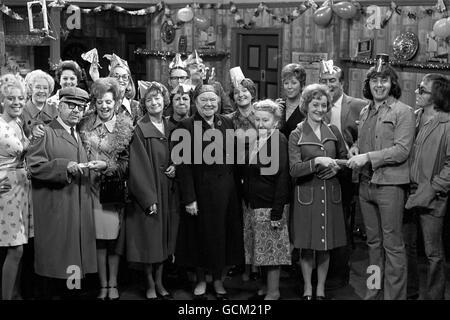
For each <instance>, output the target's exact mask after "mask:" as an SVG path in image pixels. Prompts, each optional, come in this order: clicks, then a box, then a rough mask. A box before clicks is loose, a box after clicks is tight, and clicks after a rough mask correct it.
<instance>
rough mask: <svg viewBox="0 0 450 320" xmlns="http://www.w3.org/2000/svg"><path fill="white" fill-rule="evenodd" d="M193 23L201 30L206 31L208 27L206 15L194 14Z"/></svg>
mask: <svg viewBox="0 0 450 320" xmlns="http://www.w3.org/2000/svg"><path fill="white" fill-rule="evenodd" d="M194 21H195V25H196V26H197V28H199V29H200V30H202V31H206V30H208V28H209V25H210V23H209V20H208V18H207V17H204V16H200V15H196V16H195V18H194Z"/></svg>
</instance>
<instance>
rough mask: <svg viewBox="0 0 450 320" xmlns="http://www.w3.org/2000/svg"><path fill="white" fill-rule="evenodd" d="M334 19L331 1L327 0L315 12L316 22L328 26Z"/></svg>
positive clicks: (321, 25)
mask: <svg viewBox="0 0 450 320" xmlns="http://www.w3.org/2000/svg"><path fill="white" fill-rule="evenodd" d="M332 19H333V10H332V9H331V5H330V1H328V0H327V1H325V2H324V3H323V5H322V6H321V7H320V8H319V9H317V10H316V11H315V12H314V15H313V20H314V23H315V24H317V25H318V26H320V27H327V26H328V25H329V24H330V22H331V20H332Z"/></svg>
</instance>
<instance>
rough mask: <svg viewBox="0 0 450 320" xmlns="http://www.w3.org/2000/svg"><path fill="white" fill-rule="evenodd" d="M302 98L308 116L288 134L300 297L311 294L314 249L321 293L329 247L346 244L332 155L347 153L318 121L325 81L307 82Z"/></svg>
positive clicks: (324, 105)
mask: <svg viewBox="0 0 450 320" xmlns="http://www.w3.org/2000/svg"><path fill="white" fill-rule="evenodd" d="M302 101H303V102H302V105H301V108H302V110H303V111H304V112H305V113H306V114H307V118H306V119H305V120H304V121H303V122H301V123H300V124H299V125H298V126H297V129H295V130H294V131H292V133H291V135H290V137H289V163H290V173H291V176H292V177H293V178H295V189H294V201H293V210H292V215H291V219H290V224H291V236H292V242H293V243H294V247H295V248H299V249H301V261H300V262H301V268H302V274H303V280H304V293H303V297H304V299H306V300H311V299H312V285H311V273H312V270H313V257H314V254H313V253H314V252H313V251H315V252H316V256H317V264H318V266H317V274H318V277H317V278H318V283H317V299H324V298H325V291H324V290H325V280H326V278H327V273H328V266H329V262H330V255H329V250H331V249H333V248H337V247H341V246H344V245H345V244H346V235H345V225H344V215H343V211H342V199H341V198H342V197H341V187H340V183H339V180H338V178H337V177H336V174H337V172H338V171H339V166H338V164H337V162H336V160H335V159H346V158H347V149H346V147H345V142H344V140H343V138H342V135H341V134H340V133H339V130H338V129H337V127H335V126H333V125H330V126H328V125H327V124H325V123H324V122H323V117H324V116H325V114H326V113H327V112H328V110H329V109H330V108H331V99H330V96H329V93H328V89H327V87H326V86H324V85H319V84H312V85H309V86H307V87H306V88H305V90H304V91H303V93H302Z"/></svg>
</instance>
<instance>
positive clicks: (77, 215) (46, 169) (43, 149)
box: [27, 87, 97, 279]
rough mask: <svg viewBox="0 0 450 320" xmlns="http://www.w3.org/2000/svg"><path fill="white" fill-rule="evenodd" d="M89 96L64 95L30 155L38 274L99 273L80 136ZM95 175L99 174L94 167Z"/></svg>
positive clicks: (74, 92)
mask: <svg viewBox="0 0 450 320" xmlns="http://www.w3.org/2000/svg"><path fill="white" fill-rule="evenodd" d="M88 99H89V96H88V94H87V92H86V91H84V90H82V89H79V88H75V87H70V88H64V89H62V90H61V91H60V104H59V116H58V117H57V118H55V119H54V120H53V121H52V122H51V123H50V124H49V125H48V126H47V127H44V133H45V134H44V136H43V137H42V138H40V139H39V140H38V141H37V142H36V143H35V144H34V145H33V146H32V147H31V149H30V151H29V154H28V156H27V163H28V168H29V172H30V174H31V179H32V191H33V205H34V214H35V217H34V219H35V221H34V225H35V240H34V244H35V272H36V273H37V274H38V275H41V276H45V277H49V278H57V279H68V278H72V277H78V278H83V277H84V276H85V274H87V273H95V272H97V260H96V247H95V227H94V217H93V213H92V208H91V199H90V191H89V190H90V188H89V181H90V180H89V171H88V169H86V168H83V165H82V164H86V163H87V161H88V160H87V156H86V151H85V149H84V147H83V145H82V142H81V138H80V136H79V135H78V133H77V132H76V129H75V127H76V125H77V123H78V122H79V121H80V119H81V117H82V115H83V112H84V110H85V106H86V102H87V101H88ZM91 167H92V169H96V167H95V164H92V166H91Z"/></svg>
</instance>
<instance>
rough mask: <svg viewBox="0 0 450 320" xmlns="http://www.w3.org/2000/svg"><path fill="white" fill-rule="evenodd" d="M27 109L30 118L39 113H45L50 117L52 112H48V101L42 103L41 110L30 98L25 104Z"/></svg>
mask: <svg viewBox="0 0 450 320" xmlns="http://www.w3.org/2000/svg"><path fill="white" fill-rule="evenodd" d="M26 108H27V111H28V112H29V113H30V115H31V118H33V119H35V118H36V117H37V116H38V115H39V113H45V114H46V115H48V116H49V117H52V112H50V110H49V108H50V105H49V104H48V103H45V104H44V107H42V109H41V110H39V109H38V108H37V107H36V106H35V105H34V103H33V102H31V100H29V101H28V102H27V104H26Z"/></svg>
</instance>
